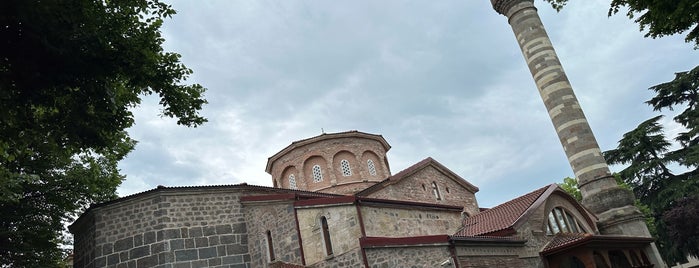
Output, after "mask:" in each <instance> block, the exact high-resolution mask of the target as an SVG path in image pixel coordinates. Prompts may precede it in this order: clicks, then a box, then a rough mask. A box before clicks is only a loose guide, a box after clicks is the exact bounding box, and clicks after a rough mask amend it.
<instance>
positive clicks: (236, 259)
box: [221, 255, 243, 264]
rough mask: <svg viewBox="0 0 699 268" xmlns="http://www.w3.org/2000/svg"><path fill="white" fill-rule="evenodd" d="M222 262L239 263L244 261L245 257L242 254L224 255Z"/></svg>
mask: <svg viewBox="0 0 699 268" xmlns="http://www.w3.org/2000/svg"><path fill="white" fill-rule="evenodd" d="M221 263H222V264H239V263H243V257H242V256H240V255H237V256H227V257H223V258H221Z"/></svg>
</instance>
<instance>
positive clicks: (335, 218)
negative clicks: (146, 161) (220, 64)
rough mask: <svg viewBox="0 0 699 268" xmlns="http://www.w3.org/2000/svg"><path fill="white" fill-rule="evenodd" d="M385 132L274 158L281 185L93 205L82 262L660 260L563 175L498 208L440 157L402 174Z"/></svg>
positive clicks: (78, 229) (176, 191) (78, 247)
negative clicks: (602, 223) (579, 196)
mask: <svg viewBox="0 0 699 268" xmlns="http://www.w3.org/2000/svg"><path fill="white" fill-rule="evenodd" d="M390 148H391V147H390V145H389V144H388V142H386V140H385V139H384V138H383V137H382V136H380V135H375V134H369V133H363V132H358V131H348V132H340V133H332V134H322V135H319V136H316V137H312V138H308V139H304V140H299V141H296V142H293V143H291V144H290V145H289V146H287V147H286V148H284V149H282V150H281V151H279V152H278V153H276V154H275V155H273V156H271V157H270V158H269V159H268V162H267V166H266V171H267V172H268V173H269V174H271V176H272V181H273V185H274V186H273V187H265V186H254V185H248V184H245V183H242V184H235V185H216V186H192V187H167V186H158V187H157V188H155V189H152V190H149V191H145V192H141V193H138V194H134V195H130V196H126V197H122V198H119V199H116V200H113V201H110V202H106V203H102V204H97V205H93V206H92V207H90V208H89V209H88V210H87V211H86V212H85V213H84V214H83V215H81V216H80V217H79V218H78V219H77V220H76V221H75V223H73V224H72V225H71V226H70V231H71V232H72V233H73V234H74V236H75V245H74V247H75V248H74V254H75V256H74V265H75V267H125V268H131V267H162V268H166V267H167V268H179V267H187V268H193V267H236V268H238V267H240V268H243V267H550V268H557V267H600V268H616V267H653V265H652V264H651V261H649V258H648V255H649V252H651V251H650V250H651V243H652V239H651V238H647V237H636V236H628V235H626V236H622V235H602V234H600V231H599V229H598V222H599V220H598V218H597V217H596V216H595V214H594V213H592V212H591V211H590V210H588V208H586V207H585V206H583V205H581V204H580V203H578V202H577V201H576V200H575V199H574V198H572V197H571V196H570V195H568V194H567V193H565V192H564V191H563V190H562V189H561V188H560V187H558V186H557V185H556V184H551V185H542V186H541V187H540V188H538V189H532V191H531V192H530V193H527V194H525V195H523V196H520V197H517V198H515V199H512V200H510V201H507V202H505V203H503V204H500V205H498V206H495V207H493V208H489V209H486V208H480V207H479V206H478V202H477V199H476V196H475V194H476V193H477V192H478V187H476V186H474V185H472V184H471V183H469V182H468V181H466V180H465V179H464V178H462V177H461V176H459V175H457V174H456V173H454V172H452V171H451V170H449V169H448V168H447V167H445V166H444V165H442V164H440V163H439V162H437V161H436V160H434V159H432V158H429V157H428V158H426V159H424V160H422V161H420V162H418V163H415V164H414V165H412V166H410V167H408V168H407V169H405V170H402V171H400V172H397V173H392V172H391V170H390V167H389V162H388V159H387V158H386V152H387V151H388V150H389V149H390Z"/></svg>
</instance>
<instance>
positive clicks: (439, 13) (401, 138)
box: [119, 0, 699, 207]
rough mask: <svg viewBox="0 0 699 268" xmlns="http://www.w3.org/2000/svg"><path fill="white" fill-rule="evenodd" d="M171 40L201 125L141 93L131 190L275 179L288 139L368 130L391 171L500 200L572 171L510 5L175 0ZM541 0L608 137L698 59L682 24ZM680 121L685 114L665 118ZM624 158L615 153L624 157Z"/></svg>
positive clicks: (646, 114) (643, 113) (630, 124)
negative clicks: (658, 35)
mask: <svg viewBox="0 0 699 268" xmlns="http://www.w3.org/2000/svg"><path fill="white" fill-rule="evenodd" d="M170 2H171V4H172V5H173V7H174V8H175V9H176V10H177V11H178V14H177V15H175V16H174V17H173V18H172V19H170V20H167V21H166V22H165V25H164V27H163V35H164V37H165V39H166V40H167V41H166V43H165V49H166V50H167V51H172V52H177V53H180V54H181V55H182V59H181V60H182V62H183V63H184V64H185V65H187V66H188V67H189V68H191V69H192V70H193V71H194V74H193V75H192V76H191V78H190V80H189V81H190V82H192V83H199V84H201V85H203V86H204V87H206V88H208V91H207V92H206V98H207V99H208V101H209V104H208V105H206V106H205V107H204V110H203V111H202V114H203V115H204V116H206V117H207V118H208V119H209V122H208V123H206V124H205V125H203V126H201V127H199V128H186V127H182V126H178V125H176V123H175V120H172V119H165V118H161V117H160V116H159V111H160V109H159V107H158V103H157V102H158V99H157V98H156V97H155V96H149V97H145V98H144V102H143V104H142V105H141V106H140V107H138V108H137V109H135V114H136V125H135V126H134V127H133V128H131V129H129V133H130V134H131V136H132V137H133V138H135V139H136V140H138V141H139V143H138V145H137V146H136V149H135V150H134V151H133V152H132V153H131V154H130V155H129V156H128V158H127V159H125V160H123V161H122V162H121V163H120V168H121V170H122V173H123V174H125V175H126V176H127V177H126V181H125V182H124V183H123V184H122V186H121V187H120V188H119V194H120V196H124V195H129V194H133V193H137V192H141V191H145V190H149V189H152V188H154V187H156V186H157V185H166V186H179V185H213V184H235V183H241V182H247V183H249V184H256V185H265V186H271V185H272V180H271V176H270V175H269V174H267V173H265V171H264V170H265V164H266V161H267V158H268V157H270V156H272V155H273V154H275V153H276V152H278V151H279V150H281V149H283V148H284V147H286V146H287V145H289V144H290V143H291V142H293V141H295V140H300V139H304V138H308V137H312V136H316V135H319V134H321V133H322V132H321V131H325V132H326V133H333V132H341V131H347V130H359V131H363V132H368V133H374V134H381V135H383V137H384V138H385V139H386V140H387V141H388V142H389V144H391V145H392V149H391V150H390V151H389V153H388V160H389V163H390V166H391V171H392V173H393V174H395V173H398V172H399V171H401V170H403V169H405V168H407V167H409V166H410V165H412V164H414V163H416V162H418V161H420V160H422V159H424V158H427V157H432V158H434V159H435V160H437V161H439V162H440V163H442V164H444V165H445V166H446V167H448V168H449V169H451V170H452V171H454V172H456V173H457V174H459V175H461V176H462V177H463V178H465V179H466V180H468V181H469V182H471V183H472V184H474V185H476V186H478V187H479V188H480V192H478V193H477V195H476V196H477V198H478V202H479V205H481V206H483V207H491V206H494V205H497V204H499V203H502V202H505V201H507V200H510V199H512V198H514V197H516V196H519V195H521V194H524V193H527V192H530V191H532V190H534V189H536V188H539V187H542V186H544V185H547V184H550V183H555V182H560V181H562V179H563V178H564V177H567V176H573V172H572V171H571V168H570V166H569V165H568V162H567V160H566V158H565V155H564V153H563V149H562V147H561V145H560V143H559V142H558V138H557V137H556V134H555V131H554V128H553V126H552V124H551V121H550V119H549V117H548V114H547V112H546V110H545V108H544V105H543V102H542V100H541V98H540V97H539V94H538V92H537V89H536V87H535V85H534V82H533V80H532V78H531V76H530V74H529V71H528V69H527V67H526V65H525V62H524V59H523V57H522V55H521V52H520V50H519V47H518V46H517V42H516V40H515V38H514V35H513V33H512V30H511V28H510V26H509V25H508V24H507V19H506V18H505V17H504V16H502V15H499V14H497V13H496V12H495V11H494V10H493V9H492V7H491V5H490V1H488V0H439V1H428V0H420V1H410V0H402V1H389V0H382V1H372V0H366V1H361V0H360V1H317V0H307V1H291V0H284V1H278V0H235V1H230V0H207V1H187V0H182V1H170ZM571 2H572V3H570V4H569V6H567V7H566V8H565V9H564V10H563V11H562V12H560V13H556V12H555V11H554V10H553V9H552V8H551V7H549V6H548V5H547V4H546V3H544V2H543V1H536V5H537V7H538V8H539V15H540V16H541V17H542V20H543V22H544V24H545V26H546V29H547V31H548V33H549V36H550V37H551V39H552V41H553V44H554V47H555V48H556V50H557V52H558V55H559V57H560V59H561V62H562V63H563V66H564V68H565V70H566V72H567V74H568V77H569V78H570V80H571V83H572V84H573V88H574V90H575V92H576V94H577V96H578V99H579V101H580V102H581V105H582V107H583V110H584V111H585V113H586V115H587V117H588V120H589V122H590V124H591V126H592V129H593V131H594V132H595V135H596V136H597V139H598V142H599V143H600V146H601V147H602V150H609V149H613V148H615V147H616V144H617V141H618V140H619V139H620V138H621V136H622V134H623V133H625V132H627V131H629V130H631V129H632V128H634V127H635V126H636V125H638V124H639V123H640V122H642V121H644V120H646V119H648V118H650V117H651V116H652V115H653V113H652V110H651V109H650V107H649V106H647V105H645V104H644V103H643V102H644V101H645V100H647V99H649V98H650V97H651V92H650V91H648V90H647V88H648V87H650V86H652V85H655V84H658V83H662V82H666V81H669V80H671V79H672V78H673V76H674V72H677V71H685V70H689V69H690V68H691V67H693V66H694V65H696V64H697V63H698V62H699V56H698V55H697V52H696V51H695V50H693V49H692V46H691V45H690V44H686V43H684V41H683V40H682V37H681V36H675V37H666V38H663V39H658V40H653V39H647V38H643V34H642V33H640V32H639V31H638V26H637V25H636V24H633V22H632V21H630V20H628V19H627V18H626V17H624V16H623V14H622V15H616V16H613V17H611V18H610V17H607V9H608V6H609V2H610V1H609V0H575V1H571ZM670 127H671V128H674V126H672V125H671V126H670ZM619 168H620V167H613V169H615V170H619Z"/></svg>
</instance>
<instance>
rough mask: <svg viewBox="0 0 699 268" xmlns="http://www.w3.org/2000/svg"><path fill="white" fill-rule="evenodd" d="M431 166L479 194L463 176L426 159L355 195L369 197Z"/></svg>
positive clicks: (429, 158) (476, 188) (430, 159)
mask: <svg viewBox="0 0 699 268" xmlns="http://www.w3.org/2000/svg"><path fill="white" fill-rule="evenodd" d="M430 166H431V167H434V168H435V169H437V170H439V171H440V172H442V173H443V174H444V175H446V176H447V177H449V178H451V179H452V180H453V181H455V182H456V183H458V184H459V185H461V186H463V187H464V188H466V189H468V190H469V191H471V192H473V193H476V192H478V187H476V186H474V185H473V184H471V183H469V182H468V181H466V180H465V179H464V178H462V177H461V176H459V175H457V174H456V173H454V172H453V171H451V170H449V169H448V168H447V167H445V166H444V165H442V164H440V163H439V162H437V160H434V159H432V157H428V158H425V159H423V160H422V161H420V162H417V163H416V164H414V165H412V166H410V167H408V168H406V169H404V170H402V171H401V172H398V173H396V174H395V175H393V176H390V177H388V178H386V179H385V180H383V181H381V182H379V183H377V184H374V185H372V186H371V187H369V188H366V189H364V190H362V191H360V192H358V193H356V194H355V195H356V196H367V195H369V194H372V193H374V192H377V191H380V190H381V189H383V188H386V187H387V186H389V185H392V184H396V183H398V182H399V181H401V180H402V179H404V178H406V177H408V176H410V175H412V174H415V173H417V172H418V171H420V170H422V169H425V168H427V167H430Z"/></svg>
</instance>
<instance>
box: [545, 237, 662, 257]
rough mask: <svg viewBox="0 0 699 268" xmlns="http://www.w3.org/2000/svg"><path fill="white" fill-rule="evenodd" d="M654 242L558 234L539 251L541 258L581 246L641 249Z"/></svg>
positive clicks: (644, 239) (626, 238) (636, 238)
mask: <svg viewBox="0 0 699 268" xmlns="http://www.w3.org/2000/svg"><path fill="white" fill-rule="evenodd" d="M653 241H654V239H653V238H650V237H637V236H615V235H594V234H581V233H558V234H556V236H555V237H554V238H553V239H552V240H551V241H550V242H549V243H548V244H546V246H544V248H543V249H542V250H541V252H540V254H541V255H542V256H548V255H552V254H557V253H560V252H565V251H568V250H570V249H573V248H577V247H581V246H591V247H596V248H600V247H602V248H643V247H646V246H648V244H650V243H652V242H653Z"/></svg>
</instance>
